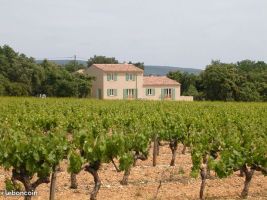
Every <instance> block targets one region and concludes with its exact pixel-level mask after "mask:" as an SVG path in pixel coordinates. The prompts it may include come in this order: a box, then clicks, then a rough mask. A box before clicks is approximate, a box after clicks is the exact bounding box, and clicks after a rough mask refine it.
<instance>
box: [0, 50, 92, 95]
mask: <svg viewBox="0 0 267 200" xmlns="http://www.w3.org/2000/svg"><path fill="white" fill-rule="evenodd" d="M65 67H66V69H65V68H63V67H61V66H60V65H57V64H55V63H52V62H49V61H47V60H44V61H43V62H42V63H40V64H37V63H35V60H34V59H33V58H28V57H26V56H25V55H24V54H18V53H16V52H15V51H14V50H13V49H12V48H10V47H9V46H6V45H5V46H3V47H1V46H0V95H6V96H38V95H39V94H46V95H47V96H59V97H88V96H89V95H90V88H91V78H90V77H88V76H86V75H81V74H77V73H71V72H74V71H76V70H78V69H81V68H83V66H81V65H80V64H76V63H73V62H70V63H69V64H67V65H66V66H65Z"/></svg>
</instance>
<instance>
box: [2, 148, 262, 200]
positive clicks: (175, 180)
mask: <svg viewBox="0 0 267 200" xmlns="http://www.w3.org/2000/svg"><path fill="white" fill-rule="evenodd" d="M181 151H182V146H179V148H178V152H177V157H176V162H175V163H176V165H175V166H174V167H170V166H169V164H170V161H171V151H170V149H169V147H168V145H165V146H161V147H160V154H159V156H158V158H157V166H156V167H153V166H152V149H151V152H150V156H149V158H148V160H146V161H138V162H137V166H136V167H133V168H132V170H131V174H130V177H129V184H128V185H127V186H122V185H120V183H119V181H120V180H121V179H122V177H123V172H120V173H118V172H116V170H115V168H114V166H113V165H112V164H103V165H102V167H101V170H100V173H99V175H100V178H101V182H102V186H101V188H100V191H99V193H98V196H97V199H98V200H124V199H125V200H131V199H132V200H152V199H154V197H155V195H156V192H157V188H158V186H159V182H160V180H161V181H162V185H161V187H160V189H159V192H158V195H157V199H159V200H180V199H181V200H186V199H188V200H189V199H190V200H193V199H198V196H199V188H200V183H201V180H200V178H197V179H194V178H191V177H190V170H191V166H192V163H191V157H190V153H189V152H186V154H185V155H183V154H181ZM61 168H62V170H61V171H60V172H59V173H58V174H57V183H56V184H57V186H56V199H57V200H86V199H89V195H90V192H91V191H92V189H93V187H94V182H93V178H92V176H91V175H90V174H89V173H88V172H84V171H82V172H80V173H79V175H78V176H77V181H78V189H70V188H69V186H70V175H69V174H68V173H67V162H66V161H64V162H63V163H62V164H61ZM7 177H10V172H8V171H4V170H3V169H0V190H3V189H4V188H5V186H4V180H5V178H7ZM243 184H244V178H243V177H239V176H238V173H236V174H234V175H232V176H231V177H228V178H225V179H219V178H217V177H216V176H215V175H214V174H212V178H211V179H208V180H207V184H206V189H205V197H206V199H240V197H239V195H240V193H241V191H242V188H243ZM37 192H38V195H37V196H36V197H33V198H32V199H33V200H46V199H49V184H43V185H40V187H39V188H37ZM0 199H3V200H4V199H5V200H15V199H16V200H23V197H6V196H0ZM248 199H251V200H256V199H257V200H261V199H266V200H267V177H264V176H263V175H262V174H260V173H258V172H257V173H255V175H254V176H253V179H252V183H251V185H250V190H249V196H248Z"/></svg>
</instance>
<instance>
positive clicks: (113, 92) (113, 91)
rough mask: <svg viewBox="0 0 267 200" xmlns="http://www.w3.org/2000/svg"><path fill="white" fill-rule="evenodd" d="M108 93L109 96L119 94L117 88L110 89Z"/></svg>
mask: <svg viewBox="0 0 267 200" xmlns="http://www.w3.org/2000/svg"><path fill="white" fill-rule="evenodd" d="M107 95H108V96H117V90H116V89H108V90H107Z"/></svg>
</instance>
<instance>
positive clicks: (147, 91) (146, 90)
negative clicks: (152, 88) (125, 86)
mask: <svg viewBox="0 0 267 200" xmlns="http://www.w3.org/2000/svg"><path fill="white" fill-rule="evenodd" d="M145 90H146V96H147V95H148V89H147V88H146V89H145Z"/></svg>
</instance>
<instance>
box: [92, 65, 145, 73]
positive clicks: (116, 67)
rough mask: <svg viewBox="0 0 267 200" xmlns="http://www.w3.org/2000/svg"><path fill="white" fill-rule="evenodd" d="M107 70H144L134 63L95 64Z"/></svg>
mask: <svg viewBox="0 0 267 200" xmlns="http://www.w3.org/2000/svg"><path fill="white" fill-rule="evenodd" d="M93 66H95V67H97V68H99V69H101V70H103V71H105V72H144V71H143V70H142V69H140V68H138V67H136V66H134V65H132V64H93Z"/></svg>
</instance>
